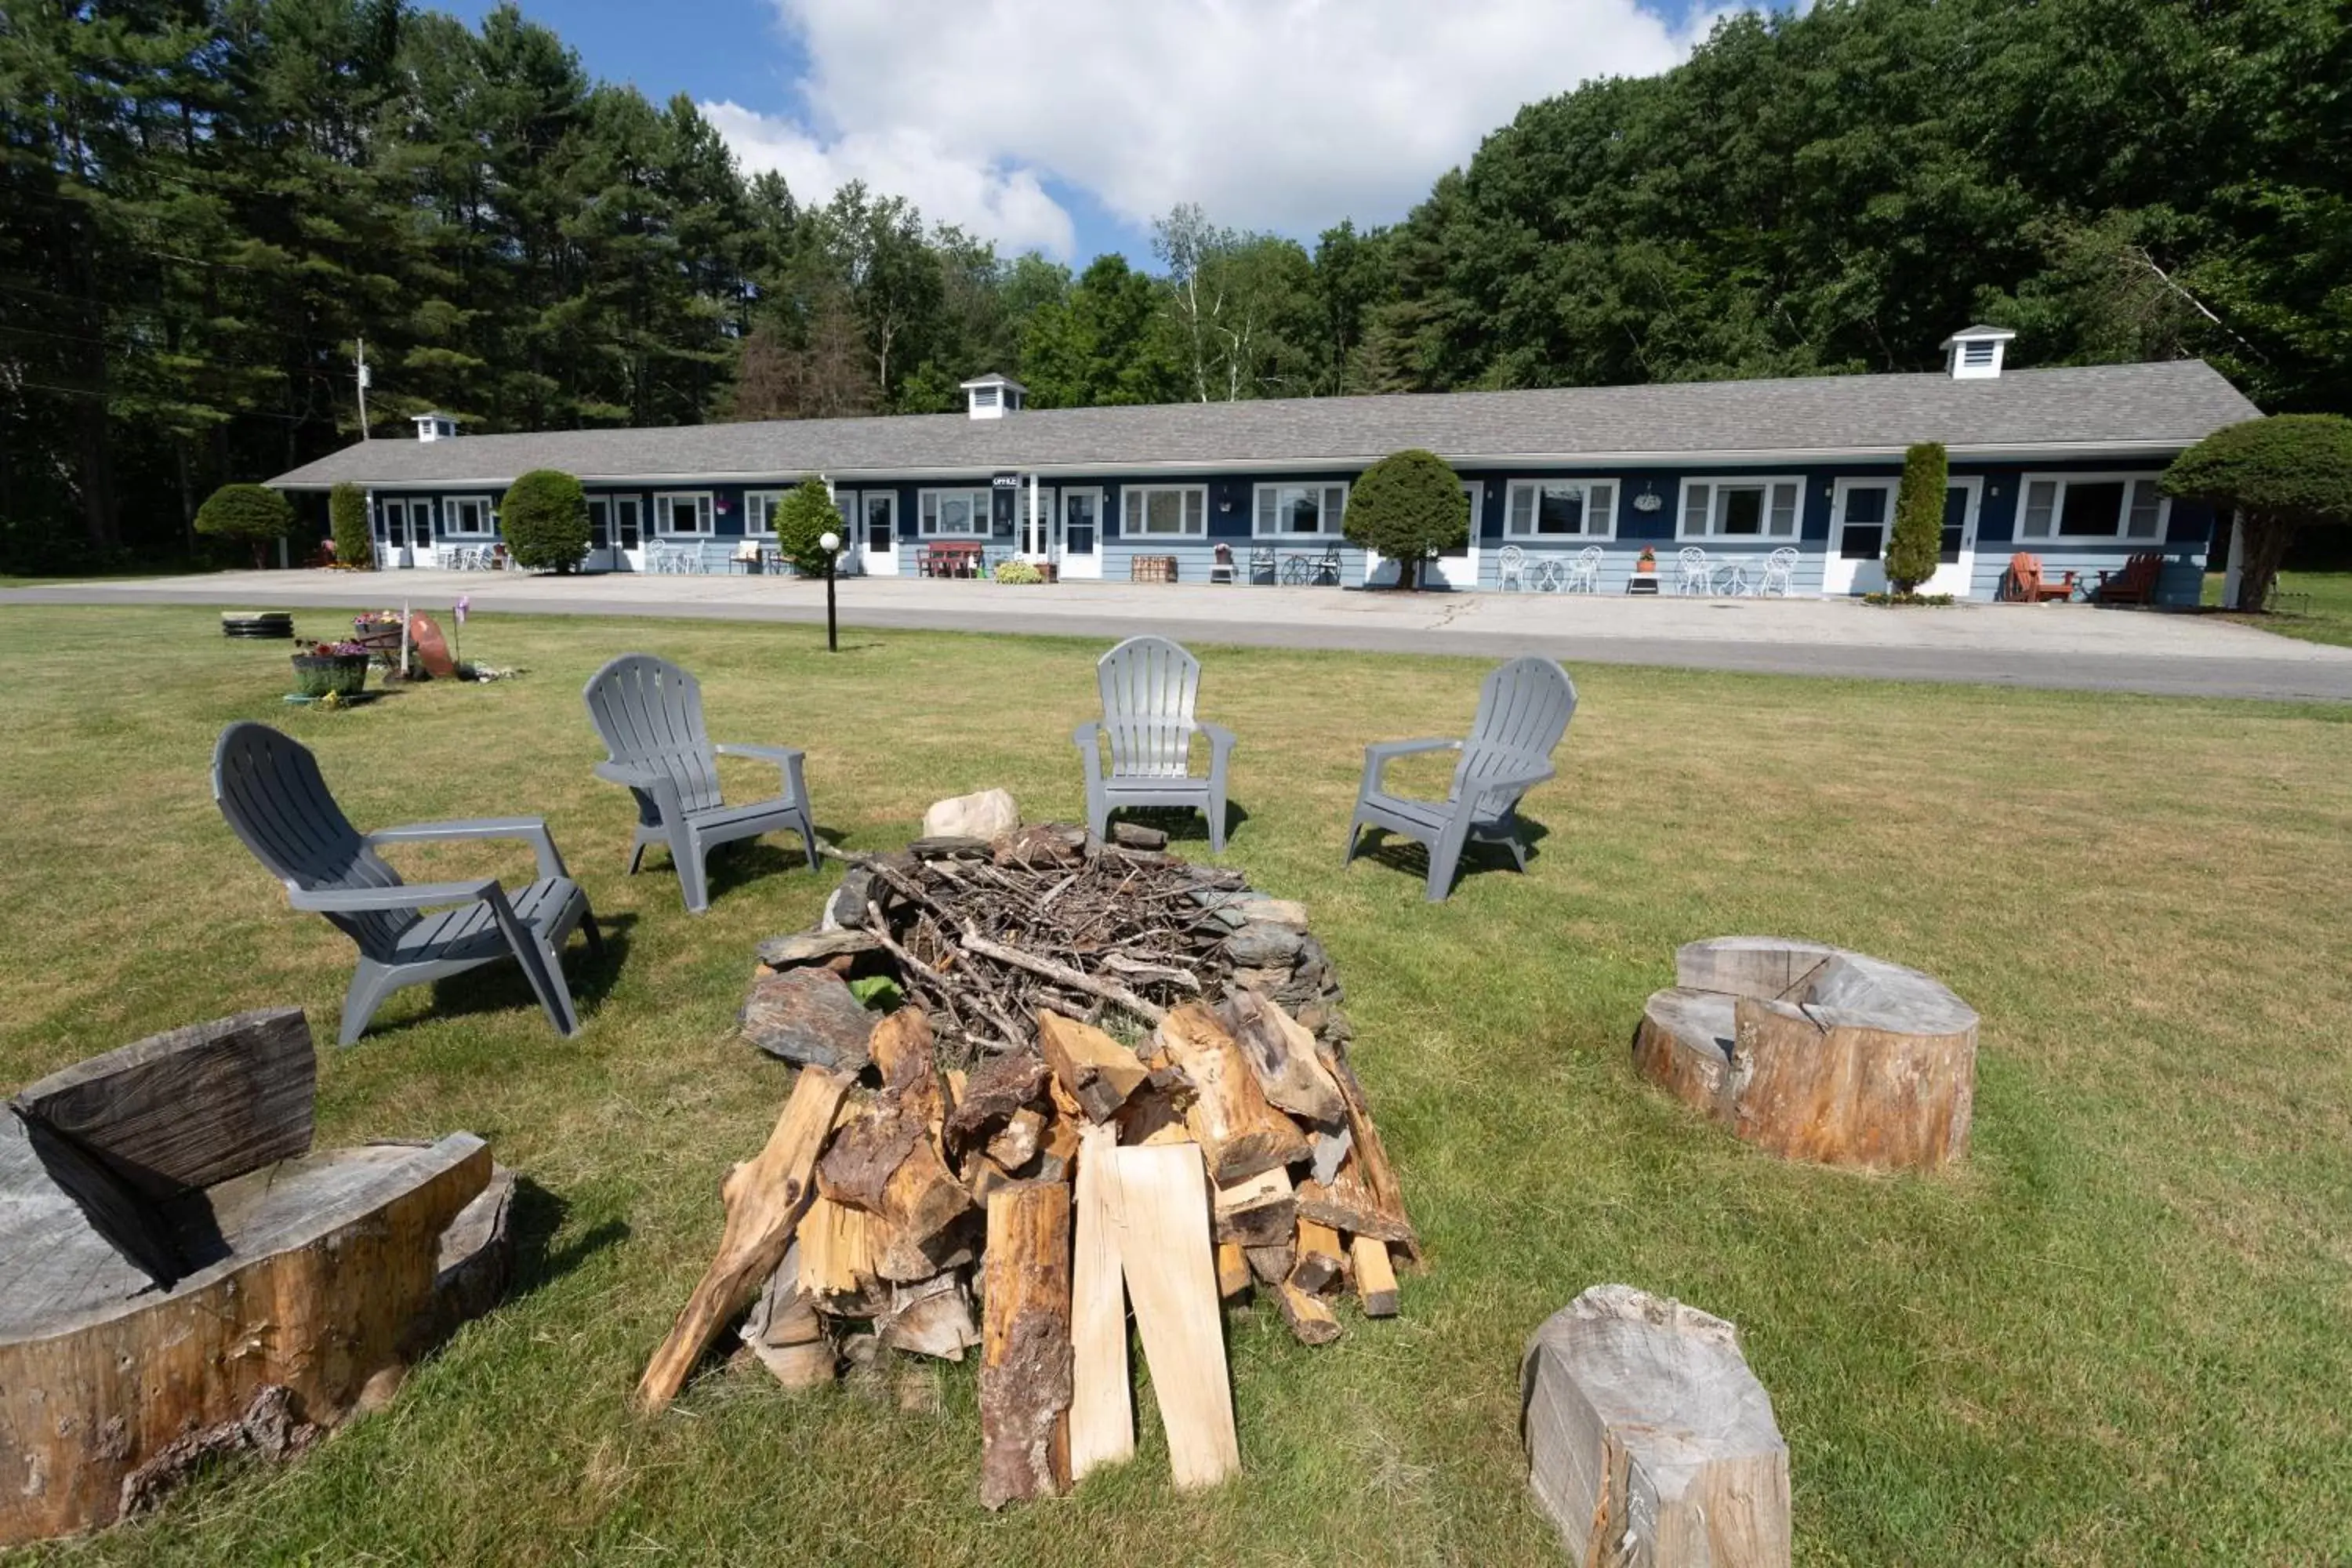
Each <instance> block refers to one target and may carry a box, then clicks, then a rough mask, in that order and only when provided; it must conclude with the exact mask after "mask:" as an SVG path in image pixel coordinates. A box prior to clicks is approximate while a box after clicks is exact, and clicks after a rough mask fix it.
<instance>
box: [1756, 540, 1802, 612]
mask: <svg viewBox="0 0 2352 1568" xmlns="http://www.w3.org/2000/svg"><path fill="white" fill-rule="evenodd" d="M1796 577H1797V552H1796V551H1794V550H1792V549H1790V547H1789V546H1788V545H1785V544H1784V545H1782V546H1780V549H1778V550H1775V551H1774V552H1772V553H1771V554H1769V555H1767V556H1766V557H1765V558H1764V576H1763V579H1762V580H1761V581H1760V582H1759V583H1758V584H1756V596H1757V597H1758V598H1759V599H1785V598H1787V597H1788V596H1789V595H1790V594H1792V593H1794V592H1795V591H1796Z"/></svg>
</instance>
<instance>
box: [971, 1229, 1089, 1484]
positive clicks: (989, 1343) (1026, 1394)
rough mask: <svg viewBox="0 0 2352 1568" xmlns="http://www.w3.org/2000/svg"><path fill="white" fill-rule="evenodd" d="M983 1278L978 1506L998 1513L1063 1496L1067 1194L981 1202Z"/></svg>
mask: <svg viewBox="0 0 2352 1568" xmlns="http://www.w3.org/2000/svg"><path fill="white" fill-rule="evenodd" d="M982 1269H983V1273H982V1285H981V1294H982V1297H983V1298H984V1302H985V1308H986V1316H985V1319H984V1321H983V1322H982V1329H981V1352H980V1434H981V1456H980V1500H981V1504H982V1507H984V1508H991V1509H997V1508H1003V1506H1004V1505H1005V1504H1006V1503H1008V1502H1013V1501H1017V1500H1023V1499H1028V1498H1040V1497H1058V1496H1060V1495H1061V1494H1062V1493H1063V1492H1065V1491H1066V1490H1068V1489H1069V1484H1070V1452H1069V1427H1068V1423H1067V1417H1068V1415H1069V1409H1070V1394H1071V1386H1070V1378H1071V1368H1070V1189H1069V1188H1068V1187H1067V1186H1066V1185H1064V1184H1062V1183H1060V1182H1015V1183H1013V1184H1011V1185H1009V1186H1004V1187H1000V1188H999V1189H997V1190H996V1191H995V1192H993V1193H992V1194H989V1199H988V1246H987V1251H986V1255H985V1258H984V1259H983V1262H982Z"/></svg>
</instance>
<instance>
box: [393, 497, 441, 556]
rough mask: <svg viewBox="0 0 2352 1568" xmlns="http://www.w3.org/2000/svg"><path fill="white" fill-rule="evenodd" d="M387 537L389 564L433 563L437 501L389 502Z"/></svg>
mask: <svg viewBox="0 0 2352 1568" xmlns="http://www.w3.org/2000/svg"><path fill="white" fill-rule="evenodd" d="M383 539H384V546H385V548H384V553H383V561H384V564H385V565H387V566H394V567H399V566H430V565H432V564H433V503H432V502H431V501H429V500H387V501H385V502H384V503H383Z"/></svg>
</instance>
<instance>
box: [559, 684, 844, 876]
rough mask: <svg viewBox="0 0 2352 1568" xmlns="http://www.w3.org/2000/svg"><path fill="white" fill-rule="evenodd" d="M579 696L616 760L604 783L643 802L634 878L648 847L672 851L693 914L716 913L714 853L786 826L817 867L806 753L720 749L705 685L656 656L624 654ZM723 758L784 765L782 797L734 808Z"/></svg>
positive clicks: (604, 770) (605, 768) (606, 767)
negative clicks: (707, 713)
mask: <svg viewBox="0 0 2352 1568" xmlns="http://www.w3.org/2000/svg"><path fill="white" fill-rule="evenodd" d="M580 695H581V698H582V699H583V700H584V701H585V702H586V703H587V704H588V721H589V722H590V723H592V724H593V725H595V727H596V734H597V737H598V738H599V739H600V740H602V741H603V742H604V750H605V751H606V752H609V753H610V758H609V760H608V761H605V762H601V763H597V764H596V768H595V773H596V776H597V777H598V778H600V779H603V780H604V781H605V782H607V783H608V784H626V785H627V786H628V788H629V793H630V794H631V795H635V796H636V801H637V830H636V835H635V837H634V838H633V839H632V840H631V841H630V845H629V874H630V875H631V876H635V874H636V870H637V868H638V867H639V866H640V865H642V864H643V863H644V861H645V858H646V846H647V845H649V844H662V845H667V847H668V848H669V858H670V863H671V864H672V865H674V866H675V867H677V883H678V890H679V891H680V892H681V893H683V894H684V895H685V898H686V907H687V909H688V911H689V912H691V913H693V914H701V913H703V912H704V911H705V910H709V908H710V887H709V877H708V873H707V872H706V871H705V869H704V862H705V861H706V860H707V859H708V858H709V855H710V852H711V851H712V850H713V849H715V848H717V847H719V846H720V845H721V844H731V843H733V842H735V840H737V839H739V838H757V837H760V836H761V834H765V833H773V832H775V831H776V830H777V829H778V828H786V827H788V828H790V829H792V830H793V832H795V833H797V834H799V835H800V836H801V844H802V846H803V848H804V849H805V850H806V851H807V853H808V863H809V869H810V870H812V871H814V870H815V869H816V868H817V854H816V824H815V823H814V820H812V819H811V817H810V815H809V805H808V786H807V784H806V782H805V781H804V780H803V777H802V775H801V759H802V752H800V751H799V750H798V749H797V748H795V747H792V746H722V745H714V744H712V742H711V740H710V732H709V730H707V729H706V728H705V727H704V725H703V721H702V683H701V682H699V681H698V680H696V679H694V677H692V676H690V675H688V674H687V672H686V671H684V670H682V669H680V668H678V667H677V666H676V665H674V664H672V663H670V662H669V661H668V660H667V659H661V658H654V657H653V656H652V655H651V654H644V653H625V654H623V655H622V656H621V657H620V658H616V659H614V660H613V661H612V662H611V663H609V664H607V665H605V666H604V668H602V669H600V670H598V671H597V672H596V673H595V674H594V675H592V676H590V677H589V678H588V685H587V688H586V689H584V690H583V691H582V692H581V694H580ZM721 756H730V757H758V758H760V759H761V760H763V761H766V762H771V763H775V764H776V770H777V772H778V773H779V774H781V775H782V790H783V793H782V794H781V795H774V796H772V797H771V798H770V799H767V800H762V801H755V802H753V803H752V804H751V805H728V804H727V803H726V802H725V801H724V800H723V799H721V798H720V795H719V758H720V757H721Z"/></svg>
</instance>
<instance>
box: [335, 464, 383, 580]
mask: <svg viewBox="0 0 2352 1568" xmlns="http://www.w3.org/2000/svg"><path fill="white" fill-rule="evenodd" d="M327 521H329V522H330V523H331V524H332V525H333V527H334V532H335V562H336V564H338V565H341V566H373V565H374V564H375V542H374V540H373V538H372V537H370V535H369V533H368V514H367V493H366V492H365V491H363V490H362V489H360V488H359V486H357V485H354V484H341V485H337V486H336V487H335V488H334V489H332V490H331V491H330V492H329V493H328V496H327Z"/></svg>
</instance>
